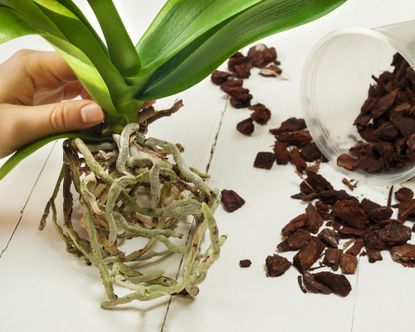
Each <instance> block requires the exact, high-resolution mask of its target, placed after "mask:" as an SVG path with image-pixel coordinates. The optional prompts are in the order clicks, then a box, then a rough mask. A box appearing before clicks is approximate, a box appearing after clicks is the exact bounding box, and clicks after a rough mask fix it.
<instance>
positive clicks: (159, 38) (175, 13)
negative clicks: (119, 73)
mask: <svg viewBox="0 0 415 332" xmlns="http://www.w3.org/2000/svg"><path fill="white" fill-rule="evenodd" d="M259 2H261V0H226V1H224V0H197V1H195V0H169V1H167V2H166V4H165V5H164V7H163V8H162V9H161V11H160V12H159V14H158V15H157V17H156V18H155V19H154V21H153V23H152V24H151V25H150V27H149V28H148V30H147V31H146V33H145V34H144V35H143V37H142V38H141V40H140V41H139V42H138V44H137V52H138V54H139V55H140V59H141V62H142V66H143V68H144V70H145V69H147V68H154V67H158V65H159V64H162V63H165V62H166V61H167V60H168V59H170V58H171V57H172V56H174V55H175V54H177V53H178V52H180V51H181V50H182V49H183V48H185V47H186V46H187V45H189V44H190V43H191V42H193V41H194V40H196V39H197V38H199V37H200V36H201V35H203V34H204V33H205V32H207V31H209V30H210V29H212V28H213V27H215V26H216V25H218V24H220V23H221V22H223V21H225V20H226V19H228V18H230V17H232V16H234V15H236V14H238V13H240V12H242V11H244V10H245V9H247V8H249V7H251V6H253V5H255V4H256V3H259Z"/></svg>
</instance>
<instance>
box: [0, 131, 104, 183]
mask: <svg viewBox="0 0 415 332" xmlns="http://www.w3.org/2000/svg"><path fill="white" fill-rule="evenodd" d="M62 138H82V139H85V140H92V141H97V137H96V136H91V135H86V134H81V133H65V134H59V135H54V136H48V137H45V138H42V139H40V140H38V141H36V142H33V143H31V144H28V145H26V146H24V147H23V148H21V149H20V150H18V151H17V152H16V153H15V154H13V155H12V156H11V157H10V158H9V159H8V160H7V161H6V163H5V164H4V165H3V166H1V167H0V181H1V180H2V179H4V178H5V177H6V176H7V174H9V173H10V172H11V171H12V170H13V169H14V168H15V167H16V166H17V165H18V164H19V163H20V162H21V161H22V160H24V159H25V158H26V157H28V156H29V155H31V154H32V153H34V152H36V151H37V150H39V149H40V148H42V147H43V146H45V145H46V144H48V143H50V142H53V141H56V140H58V139H62ZM101 140H102V138H101Z"/></svg>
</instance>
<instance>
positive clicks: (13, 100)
mask: <svg viewBox="0 0 415 332" xmlns="http://www.w3.org/2000/svg"><path fill="white" fill-rule="evenodd" d="M0 77H1V78H2V81H1V83H2V84H1V85H0V103H7V104H20V105H34V104H36V103H34V96H35V95H36V94H37V93H38V92H42V93H44V92H45V91H47V90H53V91H55V90H59V88H62V87H63V86H64V85H65V84H66V83H68V82H72V81H76V80H77V78H76V76H75V74H74V73H73V71H72V70H71V68H70V67H69V65H68V64H67V63H66V62H65V61H64V60H63V58H62V57H61V56H60V55H59V54H58V53H56V52H41V51H32V50H20V51H18V52H16V53H15V54H14V55H13V56H12V57H11V58H9V59H8V60H7V61H6V62H4V63H3V64H1V65H0ZM56 101H58V100H56Z"/></svg>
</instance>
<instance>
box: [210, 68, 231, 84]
mask: <svg viewBox="0 0 415 332" xmlns="http://www.w3.org/2000/svg"><path fill="white" fill-rule="evenodd" d="M231 76H232V74H231V73H228V72H224V71H219V70H215V71H214V72H213V73H212V76H211V77H210V79H211V80H212V83H213V84H216V85H221V84H223V83H225V82H226V81H227V80H228V78H230V77H231Z"/></svg>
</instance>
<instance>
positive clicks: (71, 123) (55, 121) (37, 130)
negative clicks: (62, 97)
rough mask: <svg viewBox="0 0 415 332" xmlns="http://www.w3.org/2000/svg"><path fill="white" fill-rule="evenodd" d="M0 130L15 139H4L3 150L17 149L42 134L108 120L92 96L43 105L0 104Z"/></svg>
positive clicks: (61, 131)
mask: <svg viewBox="0 0 415 332" xmlns="http://www.w3.org/2000/svg"><path fill="white" fill-rule="evenodd" d="M0 108H1V109H0V130H1V131H2V136H3V135H4V137H6V138H7V139H8V138H10V139H11V142H10V143H7V141H6V142H0V154H2V155H4V154H5V153H6V152H5V151H7V152H8V153H11V152H13V151H14V150H16V149H17V148H19V147H20V146H22V145H24V144H27V143H29V142H32V141H35V140H37V139H39V138H42V137H45V136H49V135H53V134H58V133H63V132H69V131H74V130H82V129H86V128H90V127H93V126H95V125H97V124H99V123H101V122H102V121H103V120H104V113H103V111H102V109H101V108H100V107H99V106H98V105H97V104H95V103H94V102H92V101H91V100H76V101H67V102H62V103H56V104H49V105H42V106H31V107H29V106H16V105H4V104H3V105H0Z"/></svg>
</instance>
